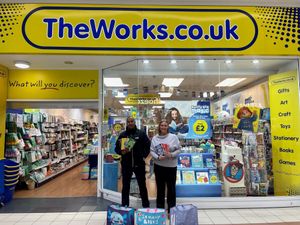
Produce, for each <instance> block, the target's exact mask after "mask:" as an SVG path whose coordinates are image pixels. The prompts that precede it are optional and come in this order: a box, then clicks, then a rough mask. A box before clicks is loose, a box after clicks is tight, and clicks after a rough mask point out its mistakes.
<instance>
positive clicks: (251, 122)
mask: <svg viewBox="0 0 300 225" xmlns="http://www.w3.org/2000/svg"><path fill="white" fill-rule="evenodd" d="M259 116H260V108H258V107H253V106H238V107H236V108H235V111H234V121H233V128H237V129H240V130H247V131H252V132H257V129H258V122H259Z"/></svg>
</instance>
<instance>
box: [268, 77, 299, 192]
mask: <svg viewBox="0 0 300 225" xmlns="http://www.w3.org/2000/svg"><path fill="white" fill-rule="evenodd" d="M269 90H270V108H271V124H272V126H271V134H272V156H273V172H274V191H275V195H284V196H286V195H300V152H299V149H300V110H299V81H298V74H297V72H296V71H291V72H286V73H281V74H275V75H271V76H269Z"/></svg>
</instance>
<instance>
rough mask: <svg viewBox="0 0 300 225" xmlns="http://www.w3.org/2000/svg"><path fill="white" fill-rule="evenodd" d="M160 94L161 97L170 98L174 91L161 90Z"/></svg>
mask: <svg viewBox="0 0 300 225" xmlns="http://www.w3.org/2000/svg"><path fill="white" fill-rule="evenodd" d="M158 94H159V95H160V97H161V98H170V97H171V96H172V93H170V92H159V93H158Z"/></svg>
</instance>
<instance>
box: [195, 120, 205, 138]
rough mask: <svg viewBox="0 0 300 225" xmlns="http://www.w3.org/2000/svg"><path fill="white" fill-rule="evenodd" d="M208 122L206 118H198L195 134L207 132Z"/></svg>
mask: <svg viewBox="0 0 300 225" xmlns="http://www.w3.org/2000/svg"><path fill="white" fill-rule="evenodd" d="M207 128H208V125H207V122H206V121H205V120H196V122H195V123H194V125H193V131H194V132H195V134H199V135H202V134H205V133H206V132H207Z"/></svg>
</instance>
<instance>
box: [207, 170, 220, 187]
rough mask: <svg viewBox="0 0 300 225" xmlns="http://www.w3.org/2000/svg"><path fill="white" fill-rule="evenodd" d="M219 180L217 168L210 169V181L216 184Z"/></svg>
mask: <svg viewBox="0 0 300 225" xmlns="http://www.w3.org/2000/svg"><path fill="white" fill-rule="evenodd" d="M218 181H219V178H218V172H217V170H209V183H211V184H215V183H217V182H218Z"/></svg>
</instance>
